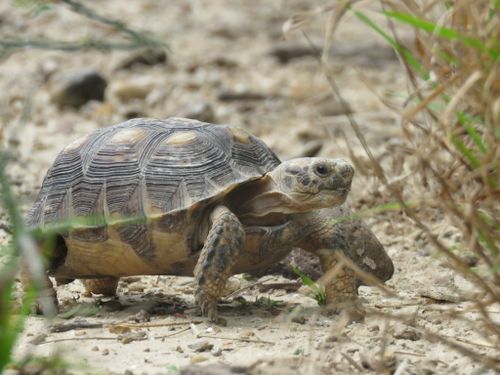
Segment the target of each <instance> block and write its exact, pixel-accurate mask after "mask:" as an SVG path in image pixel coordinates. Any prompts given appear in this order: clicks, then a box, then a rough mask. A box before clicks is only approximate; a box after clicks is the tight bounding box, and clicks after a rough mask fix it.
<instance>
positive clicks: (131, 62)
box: [115, 48, 167, 70]
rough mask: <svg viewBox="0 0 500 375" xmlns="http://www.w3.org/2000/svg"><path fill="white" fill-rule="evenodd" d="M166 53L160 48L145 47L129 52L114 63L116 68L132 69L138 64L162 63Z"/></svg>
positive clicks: (151, 64) (164, 61)
mask: <svg viewBox="0 0 500 375" xmlns="http://www.w3.org/2000/svg"><path fill="white" fill-rule="evenodd" d="M166 63H167V53H166V52H165V50H164V49H162V48H145V49H141V50H138V51H135V52H133V53H131V54H130V55H129V56H127V57H125V58H124V59H123V60H122V61H120V62H119V63H118V64H117V65H116V68H115V69H116V70H123V69H133V68H136V67H139V66H153V65H164V64H166Z"/></svg>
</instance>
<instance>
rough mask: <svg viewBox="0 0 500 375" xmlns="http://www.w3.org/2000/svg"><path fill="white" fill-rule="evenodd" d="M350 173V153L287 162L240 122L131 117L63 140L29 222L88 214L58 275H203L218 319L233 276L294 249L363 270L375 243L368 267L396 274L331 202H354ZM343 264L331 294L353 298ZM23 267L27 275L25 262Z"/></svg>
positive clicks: (51, 269) (371, 239) (206, 304)
mask: <svg viewBox="0 0 500 375" xmlns="http://www.w3.org/2000/svg"><path fill="white" fill-rule="evenodd" d="M353 173H354V169H353V167H352V166H351V165H350V164H349V163H348V162H346V161H344V160H341V159H326V158H297V159H293V160H289V161H286V162H281V161H280V160H279V159H278V157H277V156H276V155H275V154H274V153H273V152H272V151H271V150H270V149H269V148H268V147H267V146H266V145H265V144H264V143H263V142H262V141H261V140H259V139H258V138H256V137H254V136H252V135H250V134H249V133H247V132H246V131H244V130H242V129H240V128H236V127H231V126H226V125H213V124H208V123H202V122H199V121H195V120H188V119H181V118H170V119H167V120H152V119H133V120H129V121H126V122H123V123H120V124H118V125H114V126H111V127H108V128H103V129H99V130H97V131H95V132H93V133H91V134H90V135H89V136H86V137H83V138H81V139H78V140H76V141H74V142H73V143H71V144H69V145H68V146H67V147H66V148H64V149H63V150H62V152H61V153H60V154H59V156H58V157H57V158H56V160H55V162H54V164H53V165H52V167H51V168H50V169H49V171H48V173H47V175H46V177H45V180H44V181H43V184H42V187H41V190H40V193H39V195H38V198H37V199H36V201H35V203H34V205H33V207H32V209H31V210H30V212H29V213H28V216H27V224H28V225H29V226H30V227H32V228H33V227H38V228H40V227H41V228H47V227H50V226H53V224H60V223H64V222H67V221H68V220H74V218H77V219H82V218H83V219H85V220H83V221H81V220H80V221H78V220H77V221H76V223H74V225H73V226H72V227H71V229H68V228H67V227H66V228H65V227H64V226H60V229H59V230H58V236H57V239H56V241H55V243H56V246H55V249H54V251H53V252H52V255H51V256H50V259H49V260H48V269H47V275H48V276H53V277H55V278H56V281H57V282H58V283H61V282H69V281H72V280H73V279H84V284H86V287H87V290H88V291H90V292H92V293H96V294H97V293H100V294H106V295H113V294H114V293H115V291H116V286H117V282H118V279H119V278H120V277H122V276H129V275H193V274H194V277H195V283H196V289H195V301H196V303H197V304H198V305H199V306H200V307H201V310H202V313H203V314H205V315H208V317H209V319H210V320H216V319H217V300H218V298H219V297H220V296H221V293H222V291H223V289H224V286H225V283H226V280H227V279H228V278H229V277H230V276H231V275H232V274H235V273H241V272H249V271H252V270H256V269H261V268H265V267H268V266H269V265H271V264H273V263H275V262H278V261H279V260H280V259H282V258H283V257H285V256H286V255H287V254H288V253H289V252H290V251H291V250H292V249H293V248H294V247H300V248H302V249H305V250H307V251H309V252H311V253H313V254H316V255H318V256H319V258H320V261H321V265H322V268H323V270H324V271H325V272H326V271H328V270H331V269H332V268H334V267H335V264H336V263H337V257H336V256H335V253H336V252H337V251H342V252H344V253H345V254H346V255H348V256H349V257H351V259H353V260H354V261H355V262H356V263H358V264H360V265H361V266H362V267H364V263H363V262H362V259H361V258H360V256H361V255H360V254H363V252H365V249H364V248H365V247H366V249H368V252H369V253H370V254H368V255H370V257H371V258H370V259H371V263H372V264H371V265H370V267H364V268H365V269H367V270H368V271H371V272H372V273H373V274H374V275H376V276H377V275H378V276H380V278H382V279H384V280H385V279H387V278H389V277H390V276H391V275H392V263H391V261H390V259H389V258H388V256H387V254H386V253H385V251H384V249H383V247H382V246H381V245H380V243H379V242H378V241H377V239H376V238H375V236H374V235H373V234H372V232H371V231H369V230H368V231H366V230H365V231H363V234H362V236H363V238H361V239H360V241H356V240H354V241H351V242H349V241H347V239H350V238H352V236H350V234H348V233H347V234H346V233H342V232H341V231H340V232H339V230H338V229H339V228H340V227H339V226H338V225H337V222H336V221H335V220H333V219H334V211H332V210H331V208H332V207H336V206H339V205H341V204H342V203H343V202H344V201H345V199H346V197H347V195H348V193H349V190H350V186H351V180H352V177H353ZM351 234H352V233H351ZM353 246H358V247H360V248H356V249H353ZM361 247H362V248H361ZM364 255H366V254H364ZM340 268H342V267H340ZM337 271H338V272H336V273H335V275H334V278H333V279H332V280H329V282H328V283H327V285H326V296H327V300H328V301H330V302H335V301H340V300H345V299H355V298H356V295H357V288H356V277H355V274H354V272H353V271H352V270H351V269H349V268H347V267H344V268H343V269H340V270H337ZM21 276H22V281H23V283H24V284H25V285H26V284H28V282H29V278H30V275H29V270H28V268H27V267H23V272H22V275H21ZM47 285H48V286H49V285H50V286H51V287H52V284H50V281H49V279H48V278H47ZM49 290H50V291H51V293H53V296H55V291H54V290H53V289H52V288H49Z"/></svg>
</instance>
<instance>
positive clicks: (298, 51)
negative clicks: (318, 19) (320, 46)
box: [269, 43, 319, 64]
mask: <svg viewBox="0 0 500 375" xmlns="http://www.w3.org/2000/svg"><path fill="white" fill-rule="evenodd" d="M269 54H270V55H271V56H273V57H274V58H276V59H277V60H278V61H279V62H280V63H281V64H287V63H289V62H290V61H291V60H294V59H298V58H301V57H315V56H319V53H318V52H317V51H315V50H314V49H312V48H311V46H309V45H305V44H291V43H283V44H278V45H276V46H274V47H273V48H272V49H271V51H269Z"/></svg>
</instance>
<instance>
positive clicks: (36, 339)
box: [29, 333, 47, 345]
mask: <svg viewBox="0 0 500 375" xmlns="http://www.w3.org/2000/svg"><path fill="white" fill-rule="evenodd" d="M46 339H47V335H46V334H45V333H41V334H39V335H36V336H35V337H34V338H32V339H31V340H30V341H29V343H30V344H33V345H40V344H42V343H44V342H45V340H46Z"/></svg>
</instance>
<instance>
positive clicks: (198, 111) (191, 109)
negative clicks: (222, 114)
mask: <svg viewBox="0 0 500 375" xmlns="http://www.w3.org/2000/svg"><path fill="white" fill-rule="evenodd" d="M180 116H181V117H185V118H190V119H193V120H198V121H202V122H212V123H213V122H216V119H215V113H214V110H213V108H212V106H211V105H210V103H208V102H206V101H195V102H193V103H189V104H188V105H187V106H186V108H184V109H183V110H182V111H181V112H180Z"/></svg>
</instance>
